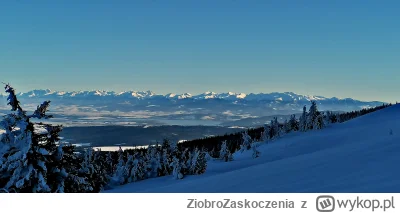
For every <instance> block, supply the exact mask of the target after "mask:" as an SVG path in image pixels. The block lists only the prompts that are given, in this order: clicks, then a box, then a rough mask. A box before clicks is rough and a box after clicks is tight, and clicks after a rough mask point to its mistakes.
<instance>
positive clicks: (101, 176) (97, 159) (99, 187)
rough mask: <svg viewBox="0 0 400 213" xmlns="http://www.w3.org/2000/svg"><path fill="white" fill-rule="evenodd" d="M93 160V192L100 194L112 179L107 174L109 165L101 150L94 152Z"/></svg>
mask: <svg viewBox="0 0 400 213" xmlns="http://www.w3.org/2000/svg"><path fill="white" fill-rule="evenodd" d="M92 155H93V158H92V162H91V164H92V165H93V167H94V171H95V173H94V175H93V178H94V180H93V182H94V185H93V190H94V192H100V191H103V190H104V187H105V186H106V185H107V184H108V183H109V181H110V177H109V175H108V174H107V170H106V165H107V164H108V163H107V161H106V158H105V155H103V154H102V151H101V149H97V150H95V151H94V152H92Z"/></svg>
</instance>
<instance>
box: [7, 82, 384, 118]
mask: <svg viewBox="0 0 400 213" xmlns="http://www.w3.org/2000/svg"><path fill="white" fill-rule="evenodd" d="M17 92H18V91H17ZM17 96H18V98H19V100H21V101H22V103H23V104H25V109H29V110H34V109H35V108H36V106H37V105H38V104H39V103H41V102H42V101H45V100H50V101H51V102H52V103H51V105H52V107H51V110H52V113H55V114H56V115H57V116H56V117H57V118H58V119H59V122H60V123H63V124H68V125H70V126H72V125H81V124H85V125H86V124H88V125H162V124H171V125H175V124H179V125H192V124H196V125H197V124H199V125H200V124H201V125H224V126H225V125H229V126H231V125H232V126H253V125H262V124H263V123H265V122H268V121H269V120H270V118H271V116H277V115H279V118H280V119H281V118H282V119H283V118H286V117H287V116H285V115H291V114H298V113H301V112H302V110H303V107H304V106H307V107H308V106H310V101H312V100H314V101H316V102H317V104H318V108H319V110H321V111H325V110H331V111H353V110H360V109H362V108H369V107H375V106H378V105H382V104H384V103H383V102H380V101H370V102H365V101H359V100H355V99H352V98H344V99H340V98H336V97H333V98H326V97H323V96H311V95H299V94H296V93H294V92H272V93H258V94H255V93H249V94H246V93H233V92H225V93H215V92H204V93H201V94H190V93H182V94H173V93H169V94H165V95H161V94H156V93H154V92H152V91H126V92H114V91H104V90H93V91H73V92H65V91H52V90H50V89H37V90H32V91H29V92H24V93H17ZM8 110H9V106H7V101H6V96H5V95H2V98H0V113H7V112H8Z"/></svg>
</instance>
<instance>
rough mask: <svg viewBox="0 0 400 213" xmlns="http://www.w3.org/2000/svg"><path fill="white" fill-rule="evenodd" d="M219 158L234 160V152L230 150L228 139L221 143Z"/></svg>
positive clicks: (226, 160)
mask: <svg viewBox="0 0 400 213" xmlns="http://www.w3.org/2000/svg"><path fill="white" fill-rule="evenodd" d="M219 159H221V160H223V161H225V162H228V161H232V160H233V157H232V153H231V152H230V151H229V149H228V145H227V141H226V140H225V141H223V142H222V144H221V149H220V151H219Z"/></svg>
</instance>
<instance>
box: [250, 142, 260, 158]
mask: <svg viewBox="0 0 400 213" xmlns="http://www.w3.org/2000/svg"><path fill="white" fill-rule="evenodd" d="M251 149H252V150H253V155H252V156H253V158H258V157H260V154H261V152H260V151H259V150H258V144H257V143H253V144H252V145H251Z"/></svg>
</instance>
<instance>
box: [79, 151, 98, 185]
mask: <svg viewBox="0 0 400 213" xmlns="http://www.w3.org/2000/svg"><path fill="white" fill-rule="evenodd" d="M92 162H93V150H92V148H88V149H86V150H85V152H84V153H83V156H82V162H81V166H80V169H79V175H80V176H83V177H85V178H86V180H87V182H88V184H89V185H90V186H91V190H90V191H88V192H95V191H94V186H95V185H96V178H95V175H96V169H95V166H94V165H93V163H92Z"/></svg>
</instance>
